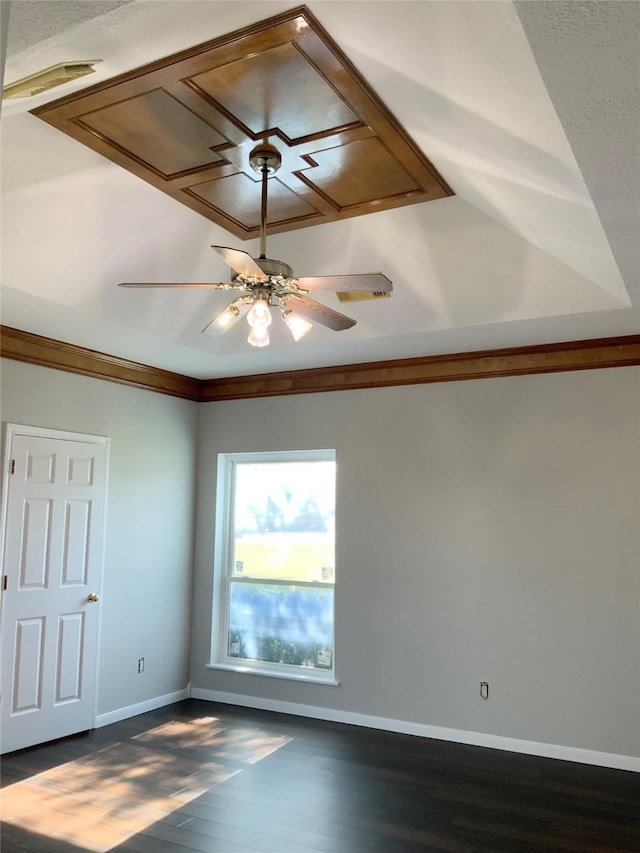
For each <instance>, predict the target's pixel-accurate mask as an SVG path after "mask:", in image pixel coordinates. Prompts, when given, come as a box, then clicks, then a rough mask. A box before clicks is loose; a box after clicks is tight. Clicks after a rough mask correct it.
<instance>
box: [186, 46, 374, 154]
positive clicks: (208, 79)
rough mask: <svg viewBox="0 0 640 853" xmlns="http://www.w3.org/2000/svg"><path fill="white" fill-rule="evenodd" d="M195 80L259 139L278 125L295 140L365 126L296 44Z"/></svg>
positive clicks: (280, 129)
mask: <svg viewBox="0 0 640 853" xmlns="http://www.w3.org/2000/svg"><path fill="white" fill-rule="evenodd" d="M191 82H192V83H193V84H194V85H196V86H197V87H198V88H199V89H200V90H201V91H202V92H204V93H205V94H206V95H208V96H209V97H210V98H211V99H212V100H214V101H215V102H216V103H218V104H220V106H221V107H223V109H225V110H226V111H227V112H228V113H230V114H231V115H232V116H234V117H235V118H236V119H237V120H238V121H240V122H241V123H242V124H243V125H244V127H246V128H247V129H248V131H249V133H250V134H251V135H252V137H253V138H254V139H257V138H260V137H263V136H264V135H265V134H268V132H269V131H270V130H273V129H277V131H279V133H280V134H281V135H282V136H283V137H284V139H286V140H287V143H288V144H289V145H291V144H295V143H296V142H301V141H303V140H304V139H306V138H308V137H314V136H316V135H322V134H326V133H328V132H331V131H335V130H337V129H340V128H342V127H349V126H353V127H357V126H358V125H362V121H360V119H359V117H358V116H357V115H356V113H355V112H354V111H353V110H352V109H351V108H350V107H349V106H348V105H347V104H346V103H345V102H344V100H343V99H342V98H341V97H340V96H339V95H338V93H337V92H336V91H335V90H334V89H333V88H332V87H331V86H330V85H329V84H328V83H327V81H326V80H325V79H324V78H323V77H322V75H321V74H320V73H319V72H318V71H316V69H315V68H314V67H313V65H312V64H311V63H310V62H309V60H308V58H307V57H306V56H304V55H303V54H302V53H301V52H300V50H299V49H298V48H297V47H296V46H295V45H294V44H292V43H289V44H283V45H278V46H277V47H272V48H271V49H270V50H265V51H264V52H263V53H260V54H257V55H255V56H249V57H247V58H246V59H239V60H237V61H236V62H231V63H229V64H228V65H223V66H221V67H220V68H215V69H213V70H212V71H207V72H206V73H205V74H199V75H198V76H196V77H192V78H191Z"/></svg>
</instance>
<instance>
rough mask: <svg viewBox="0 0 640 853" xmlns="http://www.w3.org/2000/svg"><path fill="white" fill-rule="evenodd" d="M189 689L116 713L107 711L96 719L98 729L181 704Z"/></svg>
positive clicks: (118, 710)
mask: <svg viewBox="0 0 640 853" xmlns="http://www.w3.org/2000/svg"><path fill="white" fill-rule="evenodd" d="M188 696H189V689H188V688H185V689H184V690H176V691H175V692H174V693H166V694H165V695H164V696H156V697H155V698H154V699H147V700H146V702H138V704H137V705H128V706H127V707H126V708H117V709H116V710H115V711H107V713H106V714H98V716H97V717H96V728H97V729H100V728H102V726H109V725H111V723H119V722H120V720H126V719H128V718H129V717H137V716H138V714H145V713H146V712H147V711H155V709H156V708H163V707H164V706H165V705H172V704H173V703H174V702H180V700H182V699H187V698H188Z"/></svg>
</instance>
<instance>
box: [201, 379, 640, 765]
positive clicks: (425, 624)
mask: <svg viewBox="0 0 640 853" xmlns="http://www.w3.org/2000/svg"><path fill="white" fill-rule="evenodd" d="M199 418H200V430H199V434H200V439H199V453H198V460H199V462H198V464H199V486H198V501H197V504H198V509H197V513H198V515H197V530H198V535H197V540H196V541H197V544H196V573H195V586H194V622H193V640H192V663H191V680H192V682H193V684H194V686H195V687H200V688H203V689H208V690H220V691H225V692H232V693H238V694H244V695H250V696H255V697H264V698H267V699H275V700H284V701H289V702H297V703H305V704H309V705H314V706H322V707H326V708H334V709H339V710H345V711H352V712H356V713H362V714H371V715H376V716H383V717H388V718H393V719H398V720H404V721H412V722H418V723H425V724H431V725H437V726H445V727H451V728H454V729H464V730H471V731H477V732H484V733H488V734H497V735H503V736H506V737H513V738H522V739H527V740H532V741H538V742H544V743H552V744H560V745H563V746H573V747H580V748H585V749H591V750H599V751H604V752H611V753H618V754H622V755H633V756H637V755H640V674H639V668H640V667H639V664H640V613H639V610H640V538H639V521H640V494H639V491H640V488H639V472H640V369H638V368H621V369H617V370H599V371H585V372H579V373H565V374H557V375H547V376H530V377H519V378H505V379H491V380H483V381H477V382H463V383H446V384H440V385H424V386H414V387H403V388H388V389H376V390H363V391H354V392H336V393H333V394H318V395H304V396H300V397H283V398H271V399H265V400H242V401H235V402H224V403H209V404H206V405H201V406H200V409H199ZM310 447H311V448H316V447H334V448H336V450H337V466H338V467H337V470H338V482H337V544H336V550H337V554H336V572H337V604H336V665H337V673H338V678H339V679H340V681H341V685H340V686H339V687H330V686H326V685H314V684H301V683H295V682H291V681H285V680H282V679H275V678H267V677H261V676H251V675H243V674H239V673H233V672H223V671H219V670H212V669H207V668H206V664H207V662H208V659H209V649H210V635H211V597H212V555H213V549H214V517H215V481H216V477H215V474H216V458H217V454H218V453H221V452H230V451H249V450H281V449H302V448H310ZM481 680H484V681H488V682H489V683H490V698H489V700H488V701H483V700H482V699H480V697H479V682H480V681H481Z"/></svg>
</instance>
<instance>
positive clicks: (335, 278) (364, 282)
mask: <svg viewBox="0 0 640 853" xmlns="http://www.w3.org/2000/svg"><path fill="white" fill-rule="evenodd" d="M296 281H297V284H298V287H301V288H302V289H303V290H308V291H310V292H311V293H313V292H314V291H318V290H327V291H334V292H337V291H340V292H343V293H344V292H348V291H354V290H365V291H368V292H370V293H375V292H378V293H389V292H391V291H392V290H393V285H392V284H391V282H390V281H389V279H388V278H387V277H386V275H383V274H382V273H380V272H377V273H363V274H362V275H315V276H310V277H307V278H298V279H296Z"/></svg>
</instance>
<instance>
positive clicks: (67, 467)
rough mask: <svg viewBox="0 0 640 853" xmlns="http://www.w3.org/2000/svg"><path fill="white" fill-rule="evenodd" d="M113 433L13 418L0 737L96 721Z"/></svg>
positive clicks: (0, 743) (5, 742)
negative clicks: (35, 424) (93, 432)
mask: <svg viewBox="0 0 640 853" xmlns="http://www.w3.org/2000/svg"><path fill="white" fill-rule="evenodd" d="M108 452H109V443H108V439H107V438H104V437H102V436H90V435H80V434H77V433H65V432H59V431H56V430H42V429H37V428H33V427H22V426H18V425H15V424H7V425H6V434H5V457H4V460H5V466H6V467H5V490H4V495H3V520H4V524H3V556H2V587H3V588H2V617H1V618H2V623H1V626H0V633H1V641H2V646H1V648H2V652H1V671H0V696H1V698H0V726H1V727H0V747H1V751H2V752H9V751H11V750H14V749H21V748H22V747H25V746H32V745H33V744H36V743H42V742H44V741H47V740H53V739H54V738H59V737H64V736H65V735H69V734H73V733H74V732H79V731H85V730H86V729H90V728H92V727H93V726H94V724H95V713H96V688H97V672H96V669H97V655H98V635H99V625H100V609H101V606H100V602H99V597H100V589H101V580H102V562H103V546H104V521H105V502H106V483H107V464H108Z"/></svg>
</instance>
